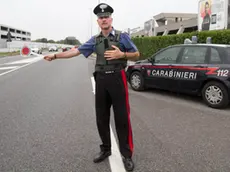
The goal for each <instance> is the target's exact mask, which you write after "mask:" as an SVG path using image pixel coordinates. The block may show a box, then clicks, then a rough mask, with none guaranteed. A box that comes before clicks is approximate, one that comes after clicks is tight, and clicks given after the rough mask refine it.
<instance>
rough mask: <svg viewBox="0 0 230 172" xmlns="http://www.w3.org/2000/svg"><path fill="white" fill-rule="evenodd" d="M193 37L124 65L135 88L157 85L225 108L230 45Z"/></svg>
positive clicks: (229, 86)
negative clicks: (198, 97)
mask: <svg viewBox="0 0 230 172" xmlns="http://www.w3.org/2000/svg"><path fill="white" fill-rule="evenodd" d="M196 39H197V38H196V37H195V38H194V37H193V38H192V41H190V40H189V41H188V39H186V40H185V43H184V44H180V45H173V46H169V47H166V48H164V49H162V50H160V51H158V52H157V53H155V54H154V55H153V56H152V57H149V58H148V59H145V60H141V61H137V62H135V64H133V65H129V66H128V67H127V68H126V74H127V79H128V82H129V84H130V86H131V88H132V89H133V90H135V91H141V90H144V89H145V88H150V87H151V88H159V89H164V90H170V91H175V92H180V93H189V94H195V95H198V96H202V98H203V100H204V102H205V103H206V104H207V105H208V106H210V107H212V108H225V107H227V106H228V105H229V96H230V45H222V44H212V43H211V38H207V43H206V44H205V43H204V44H197V41H196Z"/></svg>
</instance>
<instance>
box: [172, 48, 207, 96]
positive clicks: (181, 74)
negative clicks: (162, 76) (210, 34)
mask: <svg viewBox="0 0 230 172" xmlns="http://www.w3.org/2000/svg"><path fill="white" fill-rule="evenodd" d="M208 49H209V48H208V46H198V45H197V46H195V45H192V46H185V47H184V48H183V51H182V54H181V56H180V58H179V61H178V69H177V75H176V76H177V79H178V81H179V82H178V84H179V88H178V90H179V91H181V92H188V93H191V92H197V91H198V90H199V89H200V87H201V85H202V83H203V80H205V78H206V72H207V66H208V65H207V61H208Z"/></svg>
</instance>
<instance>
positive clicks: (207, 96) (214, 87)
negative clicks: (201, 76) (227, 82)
mask: <svg viewBox="0 0 230 172" xmlns="http://www.w3.org/2000/svg"><path fill="white" fill-rule="evenodd" d="M202 98H203V100H204V102H205V103H206V104H207V105H208V106H210V107H212V108H217V109H222V108H226V107H227V106H228V104H229V95H228V91H227V89H226V88H225V86H224V85H223V84H222V83H220V82H216V81H211V82H208V83H207V84H205V86H204V87H203V89H202Z"/></svg>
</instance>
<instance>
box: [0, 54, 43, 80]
mask: <svg viewBox="0 0 230 172" xmlns="http://www.w3.org/2000/svg"><path fill="white" fill-rule="evenodd" d="M39 60H42V58H41V57H39V58H36V59H33V61H30V63H28V64H25V65H22V66H19V67H16V68H14V69H12V70H9V71H6V72H3V73H1V74H0V76H3V75H5V74H7V73H10V72H14V71H16V70H18V69H20V68H23V67H26V66H29V65H31V64H33V63H35V62H37V61H39ZM23 63H24V61H23ZM5 64H6V63H5ZM8 64H9V63H8Z"/></svg>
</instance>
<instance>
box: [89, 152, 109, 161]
mask: <svg viewBox="0 0 230 172" xmlns="http://www.w3.org/2000/svg"><path fill="white" fill-rule="evenodd" d="M110 155H111V151H101V152H100V153H99V154H98V155H97V156H96V157H95V158H94V160H93V162H94V163H98V162H101V161H103V160H105V159H106V158H107V157H109V156H110Z"/></svg>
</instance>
